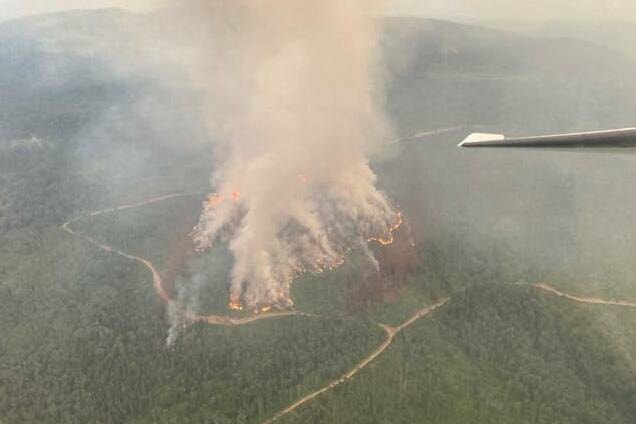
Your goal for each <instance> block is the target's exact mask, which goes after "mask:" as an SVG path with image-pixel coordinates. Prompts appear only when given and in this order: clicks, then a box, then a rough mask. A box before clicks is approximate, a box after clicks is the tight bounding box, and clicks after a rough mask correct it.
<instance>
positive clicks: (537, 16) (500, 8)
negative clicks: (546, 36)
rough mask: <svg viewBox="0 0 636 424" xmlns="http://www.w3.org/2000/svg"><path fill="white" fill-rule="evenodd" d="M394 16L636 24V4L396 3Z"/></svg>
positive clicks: (590, 0) (621, 0)
mask: <svg viewBox="0 0 636 424" xmlns="http://www.w3.org/2000/svg"><path fill="white" fill-rule="evenodd" d="M391 13H392V14H395V15H417V16H422V17H429V18H448V19H460V20H469V21H481V20H487V21H488V20H513V21H525V20H592V21H604V20H611V21H635V20H636V3H635V2H634V1H632V0H607V1H603V2H600V1H598V0H557V1H554V0H535V1H532V2H516V1H510V0H395V1H394V4H393V7H392V11H391Z"/></svg>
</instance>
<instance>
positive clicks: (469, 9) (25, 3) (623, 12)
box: [0, 0, 636, 22]
mask: <svg viewBox="0 0 636 424" xmlns="http://www.w3.org/2000/svg"><path fill="white" fill-rule="evenodd" d="M160 3H162V2H161V0H90V1H87V0H59V1H50V0H0V20H5V19H10V18H15V17H19V16H24V15H29V14H36V13H49V12H56V11H61V10H67V9H89V8H91V9H92V8H105V7H118V8H124V9H130V10H135V11H139V10H147V9H149V8H152V7H153V6H156V5H157V4H160ZM389 13H390V14H391V15H403V16H420V17H427V18H445V19H457V20H463V21H482V20H483V21H489V20H515V21H516V20H592V21H632V22H633V21H636V3H635V2H634V1H632V0H606V1H603V2H599V1H597V0H558V1H553V0H535V1H532V2H514V1H509V0H393V1H392V5H391V8H390V12H389Z"/></svg>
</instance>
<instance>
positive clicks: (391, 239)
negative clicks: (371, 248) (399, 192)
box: [367, 213, 404, 246]
mask: <svg viewBox="0 0 636 424" xmlns="http://www.w3.org/2000/svg"><path fill="white" fill-rule="evenodd" d="M403 223H404V218H402V214H401V213H398V219H397V221H396V223H395V224H393V225H392V226H391V227H390V228H389V231H388V238H383V237H382V236H378V237H369V238H368V239H367V240H368V241H369V242H372V241H375V242H377V243H380V244H381V245H382V246H388V245H390V244H393V242H394V241H395V237H394V236H393V233H394V232H395V231H397V230H398V229H399V228H400V227H401V226H402V224H403Z"/></svg>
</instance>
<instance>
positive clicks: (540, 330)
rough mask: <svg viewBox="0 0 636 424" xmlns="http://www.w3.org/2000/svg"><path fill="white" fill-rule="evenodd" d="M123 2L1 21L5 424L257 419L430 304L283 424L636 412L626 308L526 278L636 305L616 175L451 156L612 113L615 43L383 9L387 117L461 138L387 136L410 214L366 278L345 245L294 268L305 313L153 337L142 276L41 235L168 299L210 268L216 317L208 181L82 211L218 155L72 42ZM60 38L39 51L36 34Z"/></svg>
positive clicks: (380, 167) (150, 94) (148, 87)
mask: <svg viewBox="0 0 636 424" xmlns="http://www.w3.org/2000/svg"><path fill="white" fill-rule="evenodd" d="M129 19H133V20H135V19H144V17H143V16H139V17H131V16H128V15H127V14H126V13H123V12H121V13H120V12H113V11H106V12H104V11H95V12H90V13H87V14H83V13H82V12H73V13H71V14H66V15H59V16H57V15H51V16H48V17H36V18H33V20H32V21H31V20H24V21H16V22H13V23H6V24H0V71H1V72H0V97H1V98H2V100H3V101H2V102H0V423H2V424H13V423H16V424H18V423H19V424H22V423H56V424H57V423H93V422H94V423H216V424H219V423H223V424H226V423H227V424H229V423H260V422H263V421H264V420H266V419H269V418H271V417H272V416H273V415H274V414H276V413H277V412H279V411H281V409H283V408H285V407H286V406H288V405H290V404H291V403H293V402H294V401H296V400H298V399H299V398H301V397H303V396H305V395H307V394H308V393H311V392H313V391H315V390H318V389H320V388H322V387H324V386H325V385H326V384H329V383H330V382H332V381H333V380H334V379H337V378H339V377H341V376H342V375H344V374H345V373H347V372H349V371H350V370H351V369H352V367H354V366H355V365H356V364H358V363H359V361H360V360H361V359H362V358H365V357H367V356H368V355H369V354H370V353H371V352H373V351H374V350H375V349H377V348H378V346H379V345H381V344H382V343H383V342H384V341H385V340H386V333H385V332H384V331H383V330H382V329H381V327H380V326H378V323H381V324H387V325H390V326H397V325H399V324H400V323H402V322H404V320H406V319H407V318H408V317H410V316H412V315H413V313H414V312H415V311H418V310H420V309H422V308H423V307H425V306H427V305H432V304H434V303H436V302H438V301H439V300H440V299H444V298H446V297H450V298H451V300H450V301H449V303H448V304H446V305H445V306H444V307H443V308H441V309H439V310H437V311H436V312H435V313H434V314H432V315H430V316H427V317H426V319H422V320H420V321H418V322H417V323H415V324H414V325H413V326H411V327H409V328H407V329H405V330H404V331H403V332H401V333H399V334H398V335H397V336H396V338H395V339H394V340H393V343H392V344H391V346H390V347H389V348H388V349H387V350H386V351H384V352H383V353H382V355H380V356H378V357H377V358H376V359H375V360H374V361H373V362H371V363H370V364H369V366H368V367H366V368H365V369H363V370H361V371H360V372H359V373H358V374H357V375H356V376H355V377H354V378H353V379H352V380H351V381H347V382H345V383H343V384H340V385H338V386H337V387H336V388H334V389H333V390H330V391H328V392H326V393H324V394H322V395H320V396H319V397H317V398H316V399H314V400H312V401H311V402H309V403H307V404H306V405H303V406H302V407H300V408H298V409H297V410H295V411H293V412H292V413H291V414H289V415H287V416H284V417H282V418H281V420H280V422H281V423H303V424H304V423H347V424H349V423H382V424H384V423H392V424H393V423H414V422H431V423H457V424H464V423H472V422H475V423H484V424H486V423H502V424H503V423H568V424H569V423H571V424H575V423H576V424H578V423H590V424H596V423H601V422H602V423H608V424H613V423H617V424H618V423H626V424H631V423H634V422H636V411H635V409H634V408H635V407H634V405H636V398H635V397H636V395H635V393H636V383H635V378H636V377H635V376H634V374H635V370H636V342H634V340H636V317H635V315H636V311H633V310H627V309H621V308H616V307H605V306H603V305H581V304H577V303H575V302H572V301H570V300H568V299H564V298H561V297H558V296H554V295H553V294H550V293H547V292H544V291H540V290H538V289H536V288H533V287H530V286H525V285H524V284H525V283H534V282H538V281H549V282H550V283H551V284H553V285H554V286H555V287H557V288H560V289H562V290H564V291H568V290H571V291H572V293H574V294H577V295H596V296H601V297H605V298H611V299H626V300H636V298H635V297H634V296H636V289H635V288H634V287H635V286H634V285H633V284H632V282H633V276H634V275H636V274H635V272H634V269H633V267H632V265H631V264H632V262H633V261H632V260H631V258H633V253H634V251H635V250H634V248H633V245H630V240H631V238H630V237H632V238H633V234H632V232H630V231H631V227H630V225H628V224H629V223H631V222H633V215H630V214H631V213H632V211H634V210H636V208H632V207H631V204H630V199H631V197H630V196H629V186H628V185H626V184H624V181H626V180H627V181H629V180H630V179H631V177H633V176H634V175H633V172H634V169H636V167H634V166H633V163H632V162H630V159H629V158H628V159H618V158H616V157H613V156H610V157H604V158H590V157H585V158H582V157H579V156H577V157H571V156H550V157H547V156H545V155H542V154H541V153H533V154H529V155H523V156H521V155H515V154H514V153H506V155H499V154H492V155H483V156H478V155H473V156H469V155H466V154H464V153H463V152H458V151H457V149H455V146H456V144H457V142H458V141H459V140H460V139H461V138H463V136H465V132H469V131H472V130H480V131H482V130H483V131H495V132H507V133H510V134H526V133H529V132H536V131H541V132H547V131H557V130H558V131H561V130H563V131H566V130H579V129H592V128H605V127H612V126H624V125H626V123H629V122H631V121H630V120H633V107H632V104H633V96H632V94H631V93H632V92H633V85H634V84H633V81H632V79H631V77H630V78H628V79H624V80H621V79H618V80H616V79H615V76H616V75H628V76H631V75H633V69H634V67H633V66H632V64H630V63H627V61H626V60H625V58H623V57H621V56H619V55H618V54H617V53H616V52H614V51H612V50H611V49H608V48H604V47H601V46H598V45H593V44H591V43H585V42H580V41H576V40H565V39H563V40H558V42H554V41H553V40H543V39H533V38H528V37H524V36H518V35H513V34H509V33H504V32H499V31H492V30H488V29H485V28H477V27H472V26H466V25H459V24H452V23H448V22H443V21H425V20H412V19H407V20H404V19H389V20H387V25H386V34H387V36H386V38H385V39H383V40H382V41H383V44H384V47H385V49H386V51H387V53H388V54H387V56H388V58H387V60H388V61H389V62H390V66H389V68H390V69H389V70H390V72H391V73H392V76H393V77H394V78H393V79H392V80H391V82H390V84H389V87H388V91H389V92H388V100H387V102H388V105H387V107H388V109H389V113H390V114H391V117H392V118H393V119H394V121H395V125H396V130H397V133H399V134H401V135H410V134H413V133H418V132H420V131H422V130H431V129H434V128H441V127H444V128H445V127H449V126H451V127H458V126H459V127H458V128H459V129H458V130H457V131H454V132H449V133H444V134H439V135H434V136H432V137H424V138H418V137H415V138H412V139H410V140H409V141H408V142H406V143H395V144H392V145H391V146H392V148H395V151H392V152H390V153H391V155H389V156H391V157H389V158H388V159H386V160H384V161H382V162H380V163H374V164H373V167H374V169H375V170H376V172H377V173H378V176H379V180H378V184H379V185H380V186H381V188H382V189H383V190H385V191H386V192H387V193H388V195H389V196H390V197H391V199H392V200H393V201H395V203H396V204H397V205H399V206H400V208H401V210H402V211H403V212H404V214H405V216H406V217H407V221H408V228H407V226H404V227H403V228H402V229H400V233H399V234H398V235H397V240H396V243H395V244H394V245H393V246H391V247H388V248H381V247H380V246H375V245H373V244H372V245H371V248H372V249H373V251H374V253H375V255H376V256H377V258H378V259H379V261H380V263H381V264H382V267H381V272H380V273H378V272H376V271H375V269H374V268H373V266H372V264H370V263H369V261H368V258H367V257H366V256H365V255H362V254H359V253H358V252H352V254H351V255H350V256H349V257H348V258H347V261H346V263H345V264H344V265H343V266H342V267H340V268H338V269H336V270H334V271H333V272H328V273H324V274H320V275H310V274H307V275H305V276H303V277H302V278H300V279H298V280H297V281H296V282H295V284H294V286H293V289H292V295H293V298H294V300H295V308H296V309H297V310H299V311H303V312H308V313H311V314H314V315H316V316H293V317H283V318H276V319H273V320H263V321H260V322H255V323H251V324H249V325H246V326H241V327H229V326H228V327H221V326H209V325H206V324H201V323H199V324H194V325H189V326H187V327H186V328H182V329H180V330H181V331H180V333H179V336H178V337H177V338H176V342H175V344H174V345H173V346H172V347H168V346H167V345H166V338H167V336H168V331H169V329H170V327H171V325H172V323H173V322H172V321H171V317H170V314H169V311H168V308H167V307H166V305H165V304H164V302H162V301H161V299H159V298H158V296H157V293H156V292H155V290H154V288H153V282H152V276H151V275H150V273H149V272H148V269H146V268H145V267H144V266H142V265H141V264H139V263H136V262H134V261H130V260H128V259H126V258H124V257H121V256H118V255H116V254H114V253H109V252H105V251H102V250H100V249H98V248H96V247H95V246H92V245H91V244H90V243H87V242H86V241H85V240H82V239H81V238H78V237H73V236H72V235H71V234H68V233H67V232H65V231H64V230H63V229H62V228H61V227H60V226H61V225H62V224H63V223H64V222H66V221H67V220H72V225H73V226H74V227H73V228H76V229H77V230H79V231H81V232H82V233H85V234H87V235H90V236H91V237H94V238H95V239H96V240H99V241H101V242H105V243H108V244H109V245H111V246H112V247H113V248H116V249H120V250H122V251H124V252H130V253H132V254H135V255H139V256H141V257H143V258H147V259H149V260H152V261H153V263H155V264H156V265H157V266H158V268H159V269H160V271H161V273H162V275H163V276H164V278H165V279H166V281H168V282H169V287H168V288H169V289H170V290H172V291H173V294H175V295H179V294H180V289H181V288H183V287H185V286H186V285H187V284H188V282H189V281H190V279H191V277H192V276H193V275H195V274H197V275H205V276H206V278H207V280H206V282H205V283H206V284H204V286H203V287H201V288H200V291H198V292H196V293H195V295H196V297H198V300H200V302H199V304H198V305H197V307H198V308H199V310H200V311H202V312H213V313H219V314H226V313H228V311H227V308H226V304H227V285H226V284H225V282H226V281H227V280H226V279H225V276H226V273H227V271H228V267H229V261H230V260H231V257H230V256H229V253H228V252H227V249H226V248H224V247H223V246H219V247H218V249H216V250H214V251H211V252H209V253H208V254H206V255H193V254H192V252H191V249H192V246H191V243H190V239H189V237H188V233H189V232H190V231H191V228H192V225H193V224H194V223H195V222H196V219H197V215H198V211H199V209H200V202H201V200H202V198H203V196H204V195H205V193H202V194H195V195H193V196H192V197H189V198H180V199H172V200H168V201H165V202H159V203H156V204H153V205H148V206H144V207H139V208H133V209H128V210H121V211H112V212H109V213H104V214H101V215H98V216H90V213H91V211H95V210H100V209H105V208H112V207H116V206H118V205H124V204H128V203H131V202H133V203H134V202H140V201H144V200H146V199H150V198H153V197H155V196H161V195H166V194H172V193H199V192H202V191H203V192H205V191H208V190H209V182H208V178H209V174H210V172H211V169H210V168H211V165H210V164H211V163H212V162H213V159H212V155H211V154H210V151H209V150H210V148H209V146H208V144H206V143H209V140H207V139H206V135H205V131H202V130H201V127H200V125H197V124H200V122H199V121H200V119H201V117H200V116H199V115H198V114H197V111H196V110H192V108H191V107H190V108H188V107H184V106H189V103H188V102H189V100H190V99H188V98H186V99H181V98H175V97H174V96H172V93H171V92H170V90H169V88H166V87H161V86H159V87H158V86H156V82H157V81H154V80H153V81H149V79H148V78H143V76H141V75H137V74H134V72H132V71H131V72H132V73H127V72H123V73H117V72H114V71H113V69H110V68H109V66H107V64H106V63H104V62H103V61H101V60H97V59H98V57H97V56H98V55H99V52H95V51H92V50H90V51H89V52H88V53H87V52H85V51H83V50H82V49H81V48H79V47H77V46H75V45H74V44H73V41H72V40H75V41H79V42H80V44H81V46H83V47H86V46H92V45H93V44H95V39H94V37H95V35H94V34H96V33H97V34H98V33H100V31H105V32H108V31H116V30H117V28H119V27H118V26H117V25H114V24H113V22H121V21H126V20H129ZM135 22H136V21H135ZM113 25H114V26H113ZM67 30H68V31H69V32H70V34H71V35H73V36H72V37H61V39H63V40H67V44H64V45H62V46H59V45H58V46H57V47H58V48H59V51H58V53H56V54H51V53H50V51H47V50H46V49H43V44H42V43H41V42H40V41H41V40H48V41H49V42H50V43H51V44H52V45H56V43H57V42H58V41H56V40H57V39H56V38H55V37H53V35H57V34H58V33H61V34H62V35H64V34H66V31H67ZM125 36H126V33H125V32H123V33H122V37H124V39H125ZM38 40H40V41H38ZM69 40H71V41H69ZM122 45H123V44H122ZM407 53H408V54H407ZM402 55H404V56H402ZM409 55H410V56H409ZM552 56H556V57H558V58H559V60H555V61H552V60H551V59H552ZM405 57H408V58H410V59H409V60H403V59H404V58H405ZM590 58H592V60H590ZM548 59H550V60H548ZM606 63H612V64H613V65H614V66H613V67H612V69H611V70H609V71H607V70H606ZM150 80H152V78H150ZM617 81H618V82H617ZM519 99H524V101H519ZM572 104H576V105H578V107H577V108H572V107H571V105H572ZM148 105H150V106H148ZM155 105H160V106H166V110H163V109H161V108H155V107H154V106H155ZM168 106H169V107H168ZM197 143H199V144H197ZM625 187H626V188H625ZM592 188H593V189H594V190H592ZM592 194H594V195H592ZM618 202H620V205H619V203H618ZM617 205H619V206H620V207H619V206H617ZM578 212H581V216H584V217H585V219H579V220H573V219H572V216H574V215H575V214H577V213H578ZM608 216H610V217H611V218H612V219H611V220H609V219H607V217H608ZM609 221H611V222H609ZM606 234H609V236H607V237H605V235H606ZM411 242H413V243H411ZM585 243H588V244H587V245H586V244H585ZM412 244H413V245H414V246H413V245H412ZM590 244H591V246H590ZM608 246H609V247H608ZM612 246H616V247H612ZM590 252H592V253H590ZM626 258H627V259H626ZM590 270H593V271H594V272H591V271H590ZM518 283H521V284H518Z"/></svg>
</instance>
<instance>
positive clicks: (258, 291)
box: [180, 0, 401, 309]
mask: <svg viewBox="0 0 636 424" xmlns="http://www.w3.org/2000/svg"><path fill="white" fill-rule="evenodd" d="M383 3H384V1H379V0H371V1H370V0H324V1H320V2H316V1H309V0H305V1H299V0H278V1H268V2H264V1H252V0H217V1H207V2H204V3H203V2H201V3H199V4H198V5H197V6H196V7H193V8H190V9H189V10H188V12H187V15H188V17H187V19H184V20H183V22H184V23H185V25H184V29H186V30H187V33H188V34H189V35H188V37H187V38H186V39H183V40H182V41H184V43H183V46H184V49H183V51H182V52H180V54H181V55H182V56H183V57H184V58H186V59H185V60H186V61H187V66H188V68H189V69H190V71H191V77H192V80H193V82H194V84H195V86H196V88H197V90H198V92H199V93H202V96H203V102H204V103H205V108H204V110H205V111H206V114H207V116H208V124H209V130H210V133H211V136H212V137H213V138H214V139H215V142H216V154H215V162H214V164H213V165H214V172H213V176H212V185H213V187H214V191H215V193H214V194H213V195H211V196H210V197H209V199H208V201H207V202H206V203H205V205H204V210H203V212H202V214H201V218H200V222H199V224H198V225H197V227H196V228H195V231H194V232H193V238H194V240H195V243H196V245H197V246H198V248H199V249H200V250H205V249H207V248H209V247H210V246H211V245H212V244H213V243H215V242H227V243H229V246H230V250H231V252H232V254H233V256H234V265H233V269H232V272H231V306H233V307H236V308H238V307H239V305H241V304H242V305H244V306H247V307H248V308H250V309H254V308H257V307H258V306H261V305H263V306H264V305H276V306H280V307H285V306H289V305H291V300H290V298H289V289H290V284H291V282H292V280H293V279H294V278H295V277H297V276H298V275H300V274H302V273H303V272H305V271H309V272H320V271H322V270H324V269H329V268H333V267H335V266H338V265H339V264H341V263H342V260H343V257H344V255H345V254H346V253H347V251H348V250H350V249H352V248H362V249H366V243H368V240H369V239H375V240H377V241H379V242H388V241H389V240H390V239H391V231H392V229H393V228H395V227H396V226H397V225H399V223H400V222H401V216H400V215H399V213H398V212H397V211H396V210H395V209H394V208H393V207H392V206H391V204H390V202H389V201H388V199H387V198H386V196H385V195H384V194H383V193H382V192H380V191H378V189H377V188H376V187H375V183H376V176H375V175H374V173H373V171H372V170H371V169H370V167H369V158H370V157H371V156H372V155H373V154H375V153H377V152H378V151H379V149H380V148H381V147H382V141H383V140H387V139H390V126H389V125H388V124H387V120H386V118H385V115H384V113H383V111H382V109H383V107H382V90H381V87H382V84H381V81H382V78H383V74H382V72H381V67H380V66H379V57H378V49H377V48H376V47H377V43H378V37H379V24H380V22H378V20H377V16H379V15H380V14H381V13H382V7H383ZM182 33H185V31H182ZM193 46H194V48H193ZM366 251H368V250H366Z"/></svg>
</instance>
